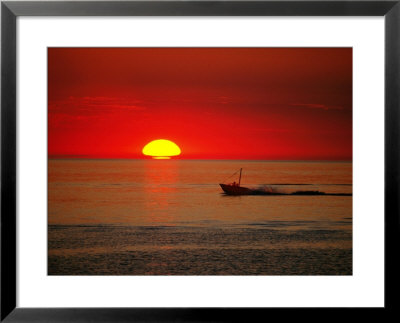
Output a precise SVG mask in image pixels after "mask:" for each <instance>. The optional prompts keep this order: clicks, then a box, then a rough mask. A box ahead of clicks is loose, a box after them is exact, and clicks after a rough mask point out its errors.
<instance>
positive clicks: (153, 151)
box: [142, 139, 181, 159]
mask: <svg viewBox="0 0 400 323" xmlns="http://www.w3.org/2000/svg"><path fill="white" fill-rule="evenodd" d="M142 152H143V155H146V156H151V157H153V158H154V159H170V158H171V156H178V155H180V154H181V149H180V148H179V147H178V145H177V144H175V143H174V142H172V141H170V140H166V139H157V140H153V141H151V142H149V143H148V144H147V145H146V146H144V147H143V150H142Z"/></svg>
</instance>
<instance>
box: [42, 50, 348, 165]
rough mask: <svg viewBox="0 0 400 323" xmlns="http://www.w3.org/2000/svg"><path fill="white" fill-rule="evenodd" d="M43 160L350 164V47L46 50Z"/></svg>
mask: <svg viewBox="0 0 400 323" xmlns="http://www.w3.org/2000/svg"><path fill="white" fill-rule="evenodd" d="M48 112H49V115H48V120H49V121H48V149H49V156H50V157H80V158H82V157H87V158H142V157H143V155H142V153H141V150H142V148H143V146H144V145H146V144H147V143H148V142H149V141H151V140H154V139H169V140H172V141H174V142H175V143H176V144H178V146H179V147H180V148H181V150H182V155H181V156H180V158H196V159H278V160H351V159H352V49H351V48H49V49H48Z"/></svg>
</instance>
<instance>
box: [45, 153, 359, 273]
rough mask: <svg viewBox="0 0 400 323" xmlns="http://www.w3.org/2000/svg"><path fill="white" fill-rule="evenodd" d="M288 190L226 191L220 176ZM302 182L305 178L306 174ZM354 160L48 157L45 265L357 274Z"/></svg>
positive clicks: (52, 269) (57, 268)
mask: <svg viewBox="0 0 400 323" xmlns="http://www.w3.org/2000/svg"><path fill="white" fill-rule="evenodd" d="M241 167H242V168H243V176H242V185H243V186H246V187H251V188H257V189H264V190H266V191H271V190H272V191H275V192H282V193H291V192H296V191H320V192H325V193H327V195H322V196H321V195H310V196H307V195H298V196H296V195H279V196H268V195H256V196H226V195H224V194H222V190H221V188H220V187H219V185H218V183H222V182H224V181H225V182H231V181H233V180H236V181H237V179H238V177H237V176H234V177H231V178H230V179H227V178H228V177H229V176H230V175H232V173H234V172H235V171H237V170H238V169H239V168H241ZM305 184H307V185H305ZM351 184H352V164H351V163H350V162H343V163H339V162H265V161H189V160H186V161H183V160H49V191H48V198H49V203H48V210H49V213H48V224H49V227H48V273H49V274H50V275H351V274H352V196H335V195H329V193H346V194H351V193H352V185H351Z"/></svg>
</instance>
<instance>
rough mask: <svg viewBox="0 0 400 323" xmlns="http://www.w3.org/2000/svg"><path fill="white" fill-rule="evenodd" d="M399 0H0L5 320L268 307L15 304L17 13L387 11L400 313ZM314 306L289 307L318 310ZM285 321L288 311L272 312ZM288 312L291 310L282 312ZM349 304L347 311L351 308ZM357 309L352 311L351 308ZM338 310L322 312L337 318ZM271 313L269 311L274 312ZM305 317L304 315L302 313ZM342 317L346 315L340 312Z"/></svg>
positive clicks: (205, 316)
mask: <svg viewBox="0 0 400 323" xmlns="http://www.w3.org/2000/svg"><path fill="white" fill-rule="evenodd" d="M399 3H400V0H394V1H393V0H378V1H369V0H367V1H360V0H350V1H335V0H314V1H301V0H295V1H293V0H292V1H286V0H283V1H277V0H258V1H225V0H222V1H201V0H193V1H190V0H189V1H43V2H39V1H2V2H1V241H0V243H1V285H0V287H1V293H0V306H1V307H0V314H1V315H0V321H6V322H32V321H35V322H89V321H96V322H131V321H140V322H143V321H145V322H171V321H174V322H195V321H196V322H199V321H213V322H221V321H229V322H233V321H248V320H251V319H250V318H251V317H252V316H254V319H255V317H256V316H255V315H263V314H264V315H265V314H266V311H267V310H268V309H266V308H263V309H260V308H258V309H241V308H235V309H224V308H213V309H207V308H202V309H199V308H198V309H189V308H163V309H158V308H157V309H156V308H148V309H145V308H129V309H128V308H124V309H122V308H120V309H116V308H113V309H111V308H91V309H90V308H58V309H50V308H17V307H16V299H17V291H16V287H17V286H16V269H17V267H16V161H17V159H16V54H17V53H16V37H17V31H16V19H17V17H18V16H384V17H385V308H384V309H375V311H373V312H371V310H364V312H366V313H368V314H367V315H368V317H370V318H371V314H372V313H375V314H377V315H379V316H377V318H378V319H380V320H382V316H381V315H382V314H383V312H382V311H383V310H385V314H386V313H387V311H388V310H390V311H394V310H395V309H396V306H397V305H398V304H397V303H396V297H395V296H394V295H396V293H397V292H398V288H399V287H400V284H399V273H398V267H397V266H396V262H397V261H396V260H397V255H398V249H397V248H396V247H397V246H398V245H399V243H400V241H399V233H400V217H399V211H400V208H399V207H400V202H399V197H400V196H399V195H400V192H399V181H400V149H399V148H400V146H399V139H400V132H399V127H400V123H399V121H400V112H399V109H400V96H399V89H400V4H399ZM309 310H310V309H297V310H296V309H291V310H290V311H289V313H292V314H293V311H296V312H301V313H304V314H305V315H307V316H305V317H306V318H308V319H309V318H310V317H309V315H310V314H311V315H313V314H315V309H314V310H313V313H311V312H310V311H309ZM269 311H270V312H271V311H274V312H275V313H274V314H278V315H280V316H281V317H282V318H285V317H286V316H287V314H286V313H288V311H287V309H269ZM284 311H285V312H284ZM349 311H350V309H348V310H347V312H349ZM351 311H353V310H351ZM336 313H337V311H336V310H335V309H324V314H325V315H326V314H328V315H329V316H332V315H333V316H335V315H336ZM269 314H270V313H269ZM297 314H299V313H297ZM338 318H341V316H339V315H338Z"/></svg>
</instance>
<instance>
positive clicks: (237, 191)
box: [219, 184, 254, 195]
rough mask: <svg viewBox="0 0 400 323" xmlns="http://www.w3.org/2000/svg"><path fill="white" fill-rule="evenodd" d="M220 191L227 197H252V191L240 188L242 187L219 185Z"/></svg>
mask: <svg viewBox="0 0 400 323" xmlns="http://www.w3.org/2000/svg"><path fill="white" fill-rule="evenodd" d="M219 185H220V186H221V188H222V190H223V191H224V192H225V193H226V194H228V195H252V194H254V192H253V190H251V189H249V188H247V187H242V186H234V185H227V184H219Z"/></svg>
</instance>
